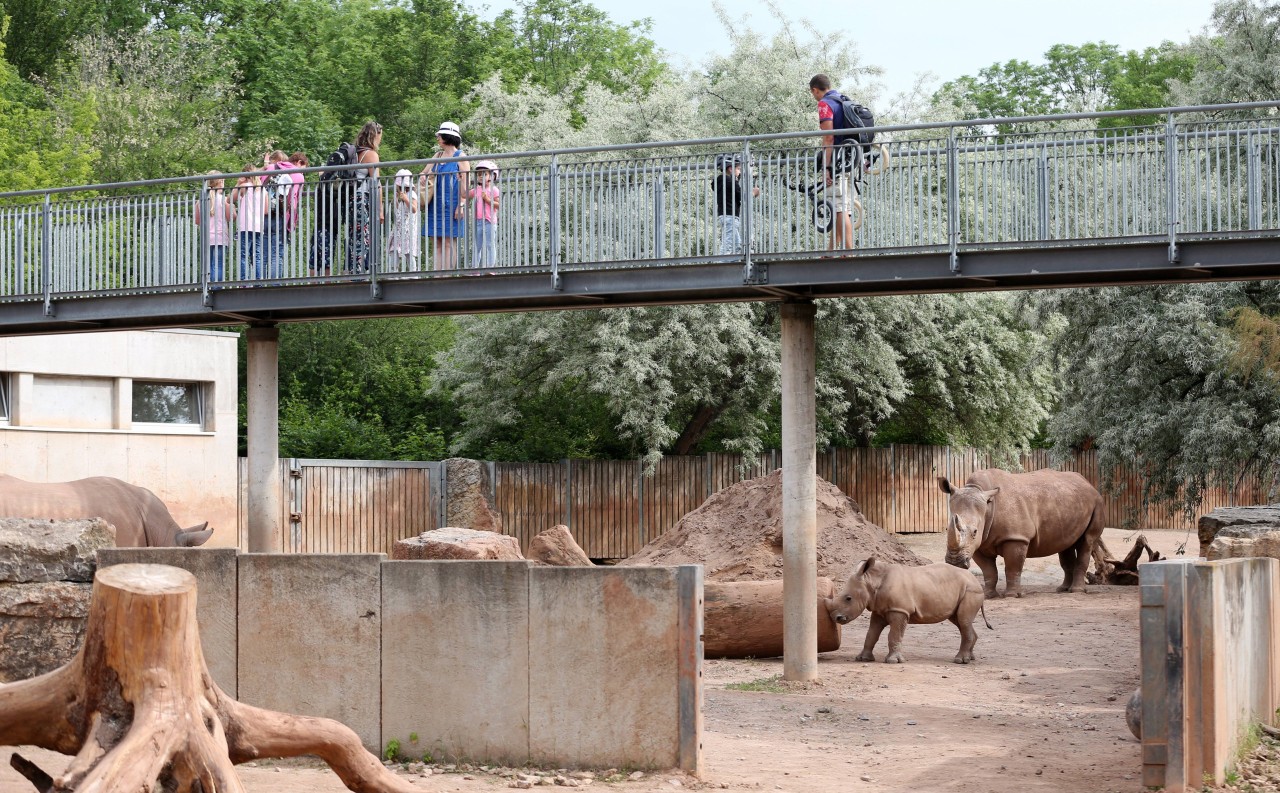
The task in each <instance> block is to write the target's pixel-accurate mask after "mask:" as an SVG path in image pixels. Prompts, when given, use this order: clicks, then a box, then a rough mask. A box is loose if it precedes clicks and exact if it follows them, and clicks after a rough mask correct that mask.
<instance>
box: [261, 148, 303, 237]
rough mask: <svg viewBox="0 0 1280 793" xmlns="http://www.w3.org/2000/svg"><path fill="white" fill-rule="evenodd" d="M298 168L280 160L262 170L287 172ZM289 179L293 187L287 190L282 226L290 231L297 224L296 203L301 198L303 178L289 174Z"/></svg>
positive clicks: (299, 175)
mask: <svg viewBox="0 0 1280 793" xmlns="http://www.w3.org/2000/svg"><path fill="white" fill-rule="evenodd" d="M298 167H300V166H297V165H294V164H293V163H291V162H289V161H288V160H281V161H280V162H273V163H271V164H270V165H268V166H266V167H265V168H263V169H262V170H264V171H287V170H289V169H290V168H298ZM289 178H290V179H292V180H293V187H292V188H291V189H290V190H289V204H288V208H287V209H286V210H285V216H284V226H285V228H287V229H289V230H290V231H292V230H293V227H294V226H296V225H297V224H298V201H299V199H301V198H302V182H303V178H302V174H300V173H291V174H289Z"/></svg>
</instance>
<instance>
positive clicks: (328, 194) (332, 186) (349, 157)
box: [316, 142, 360, 228]
mask: <svg viewBox="0 0 1280 793" xmlns="http://www.w3.org/2000/svg"><path fill="white" fill-rule="evenodd" d="M359 161H360V155H359V153H357V152H356V147H355V145H354V144H351V143H345V142H344V143H340V144H338V148H337V149H335V150H334V152H333V154H330V155H329V157H328V158H327V159H326V160H325V161H324V167H326V168H332V167H334V166H337V165H355V164H356V163H357V162H359ZM355 181H356V172H355V170H354V169H348V170H345V171H325V172H324V173H322V174H320V185H319V187H318V189H317V193H316V200H317V202H318V206H317V208H316V221H317V224H318V225H320V226H321V227H325V228H336V227H337V226H338V225H339V224H341V223H342V222H343V220H344V219H345V218H346V214H347V205H348V204H350V203H351V200H352V198H353V196H354V195H355V191H354V188H355Z"/></svg>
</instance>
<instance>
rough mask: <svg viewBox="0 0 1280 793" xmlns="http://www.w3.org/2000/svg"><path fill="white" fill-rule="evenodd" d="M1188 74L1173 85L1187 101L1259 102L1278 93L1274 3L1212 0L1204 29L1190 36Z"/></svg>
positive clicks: (1279, 26) (1279, 22)
mask: <svg viewBox="0 0 1280 793" xmlns="http://www.w3.org/2000/svg"><path fill="white" fill-rule="evenodd" d="M1188 49H1189V51H1190V53H1191V55H1192V56H1193V57H1194V58H1195V59H1196V62H1197V68H1196V70H1195V72H1194V73H1193V74H1188V75H1185V76H1183V77H1182V78H1181V79H1180V80H1179V81H1178V82H1177V84H1176V85H1175V87H1174V92H1175V94H1176V96H1177V97H1178V99H1179V101H1181V102H1185V103H1187V104H1217V103H1220V102H1260V101H1266V100H1270V99H1275V98H1276V97H1277V96H1280V3H1277V2H1274V0H1271V2H1256V0H1218V2H1216V3H1214V6H1213V15H1212V18H1211V20H1210V29H1209V31H1207V32H1206V33H1204V34H1202V35H1199V36H1196V37H1195V38H1193V39H1192V40H1191V43H1190V45H1189V46H1188Z"/></svg>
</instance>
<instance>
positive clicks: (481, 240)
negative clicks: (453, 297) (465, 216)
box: [467, 160, 502, 267]
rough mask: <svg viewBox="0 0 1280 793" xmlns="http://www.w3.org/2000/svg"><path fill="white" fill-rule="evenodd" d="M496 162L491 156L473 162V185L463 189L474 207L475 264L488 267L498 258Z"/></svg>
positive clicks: (499, 200)
mask: <svg viewBox="0 0 1280 793" xmlns="http://www.w3.org/2000/svg"><path fill="white" fill-rule="evenodd" d="M497 182H498V166H497V165H496V164H495V163H494V162H493V160H481V161H480V162H478V163H476V185H475V187H473V188H471V189H470V190H468V191H467V199H468V200H470V201H471V204H472V206H474V207H475V211H476V233H475V245H474V247H475V259H474V260H473V261H474V262H475V264H474V266H475V267H492V266H493V265H494V262H495V261H496V260H497V258H498V245H497V230H498V207H499V206H500V205H501V203H502V191H501V190H499V189H498V184H497Z"/></svg>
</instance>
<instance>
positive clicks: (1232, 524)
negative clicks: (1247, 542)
mask: <svg viewBox="0 0 1280 793" xmlns="http://www.w3.org/2000/svg"><path fill="white" fill-rule="evenodd" d="M1248 527H1257V528H1258V529H1261V530H1262V531H1263V532H1267V531H1280V504H1268V505H1264V506H1258V507H1218V508H1217V509H1215V510H1213V511H1212V512H1210V513H1209V514H1208V515H1202V516H1201V517H1200V520H1199V522H1198V523H1197V524H1196V533H1197V535H1198V536H1199V539H1200V555H1201V556H1205V557H1208V558H1211V559H1212V558H1215V557H1212V556H1209V546H1210V545H1211V544H1212V543H1213V540H1214V538H1215V537H1217V536H1218V534H1219V533H1221V532H1222V531H1224V530H1225V529H1228V528H1240V529H1244V528H1248ZM1232 536H1235V537H1244V536H1247V533H1245V534H1234V535H1232ZM1244 555H1253V554H1244ZM1264 555H1268V556H1269V555H1270V554H1264ZM1217 558H1224V557H1217Z"/></svg>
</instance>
